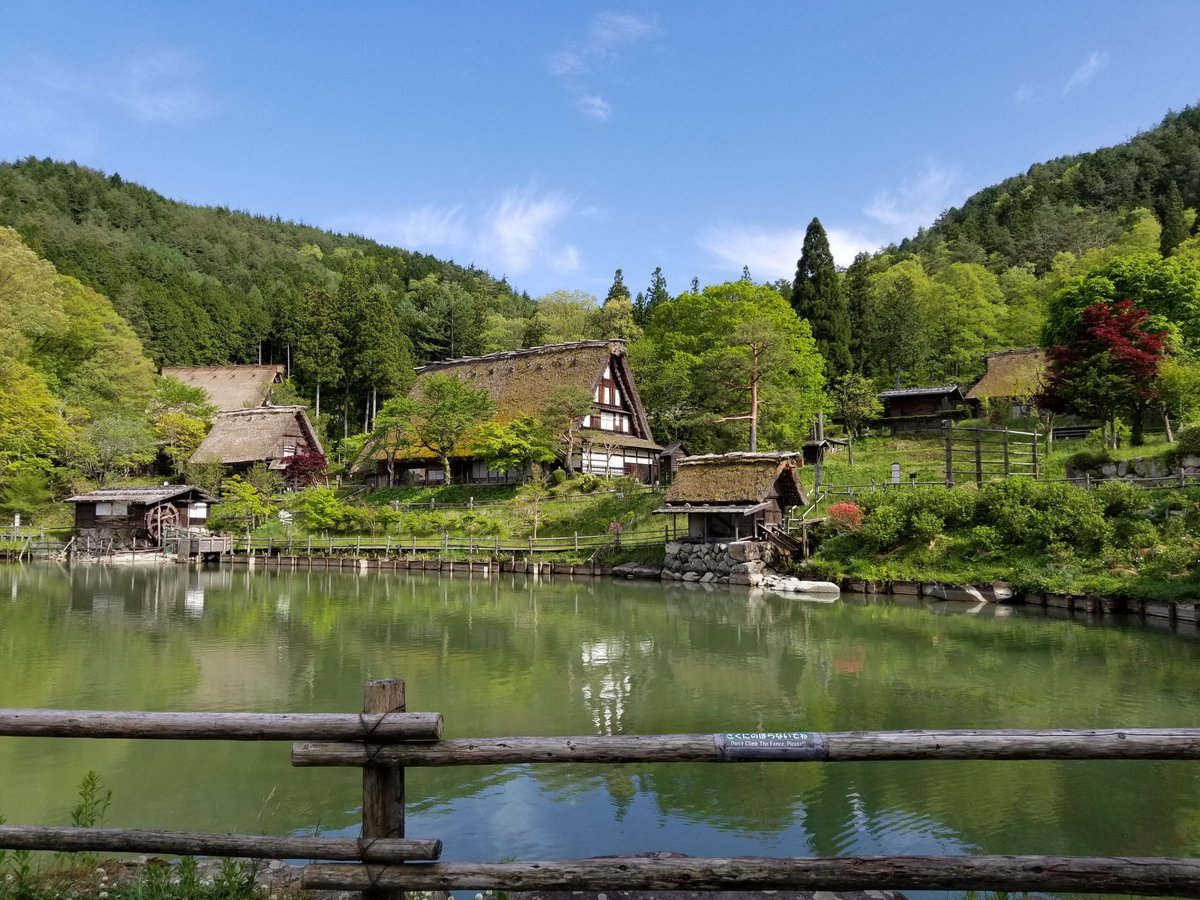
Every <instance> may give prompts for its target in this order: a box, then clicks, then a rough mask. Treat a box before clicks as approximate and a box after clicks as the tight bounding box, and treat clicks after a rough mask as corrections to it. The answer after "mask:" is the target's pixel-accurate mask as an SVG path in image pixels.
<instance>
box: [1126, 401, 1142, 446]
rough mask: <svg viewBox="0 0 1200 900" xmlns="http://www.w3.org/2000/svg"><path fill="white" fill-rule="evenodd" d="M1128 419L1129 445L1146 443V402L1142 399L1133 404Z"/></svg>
mask: <svg viewBox="0 0 1200 900" xmlns="http://www.w3.org/2000/svg"><path fill="white" fill-rule="evenodd" d="M1130 419H1131V421H1130V423H1129V429H1130V430H1129V445H1130V446H1131V447H1140V446H1142V445H1143V444H1144V443H1146V403H1145V401H1144V400H1139V401H1137V402H1136V403H1134V404H1133V409H1132V410H1130Z"/></svg>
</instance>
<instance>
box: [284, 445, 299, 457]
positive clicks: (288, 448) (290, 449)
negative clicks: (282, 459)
mask: <svg viewBox="0 0 1200 900" xmlns="http://www.w3.org/2000/svg"><path fill="white" fill-rule="evenodd" d="M283 455H284V456H295V455H296V445H295V444H284V445H283Z"/></svg>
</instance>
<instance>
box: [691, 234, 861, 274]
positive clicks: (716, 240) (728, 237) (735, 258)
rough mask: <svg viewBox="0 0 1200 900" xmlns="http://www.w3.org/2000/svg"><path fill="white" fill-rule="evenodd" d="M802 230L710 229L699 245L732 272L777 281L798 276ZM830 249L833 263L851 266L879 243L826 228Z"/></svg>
mask: <svg viewBox="0 0 1200 900" xmlns="http://www.w3.org/2000/svg"><path fill="white" fill-rule="evenodd" d="M804 231H805V229H803V228H784V229H777V230H771V229H765V228H755V227H746V226H737V225H731V226H723V227H712V228H709V229H708V230H707V231H706V232H705V233H704V234H703V235H701V237H700V239H699V243H700V246H701V247H703V248H704V249H705V250H707V251H708V252H709V253H711V254H712V255H713V256H714V257H716V258H717V259H718V260H720V262H721V263H723V264H725V265H727V266H729V267H730V268H732V269H741V267H742V266H746V267H748V268H749V269H750V274H751V275H752V276H753V277H754V278H755V279H756V280H758V281H774V280H775V279H776V278H790V277H791V276H793V275H795V274H796V262H797V261H798V260H799V259H800V251H801V250H802V249H803V247H804ZM825 234H826V237H828V238H829V249H830V252H832V253H833V259H834V262H836V263H837V264H838V265H839V266H848V265H850V263H851V262H853V261H854V257H855V255H856V254H858V253H860V252H862V251H864V250H866V251H871V250H875V249H876V248H878V246H879V242H877V241H871V240H870V239H868V238H866V237H863V236H862V235H860V234H857V233H855V232H853V231H849V230H847V229H841V228H827V229H826V231H825Z"/></svg>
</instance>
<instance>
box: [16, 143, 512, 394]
mask: <svg viewBox="0 0 1200 900" xmlns="http://www.w3.org/2000/svg"><path fill="white" fill-rule="evenodd" d="M0 225H9V226H11V227H13V228H15V229H16V230H17V231H18V232H19V233H20V235H21V237H22V239H23V241H24V243H25V244H26V245H27V246H28V247H30V248H31V249H32V250H33V251H34V252H35V253H37V254H38V255H39V256H41V257H43V258H44V259H46V260H48V261H49V262H51V263H53V264H54V266H55V267H56V268H57V270H58V271H59V272H60V273H62V274H63V275H68V276H73V277H75V278H78V279H79V280H80V281H81V282H83V283H84V284H85V285H87V286H88V287H91V288H93V289H94V290H96V291H98V292H100V293H101V294H103V295H105V296H106V297H108V298H109V299H110V300H111V301H112V303H113V306H114V307H115V308H116V310H117V311H118V312H119V313H120V314H121V315H122V316H123V317H124V318H125V319H126V320H127V321H128V322H129V323H130V324H131V325H132V326H133V329H134V331H135V332H136V333H137V335H138V336H139V337H140V338H141V340H142V343H143V344H144V346H145V347H146V349H147V352H148V353H149V354H150V355H151V357H152V358H153V359H154V361H155V362H156V363H157V364H159V365H203V364H219V363H227V362H256V361H258V360H259V358H260V353H261V359H262V361H263V362H284V361H285V360H286V359H287V358H288V355H289V349H290V350H291V351H292V356H293V359H294V358H295V355H296V353H295V351H296V350H297V349H298V345H299V344H301V343H303V341H304V338H305V336H306V335H310V334H311V332H312V327H311V326H312V323H313V314H314V309H313V307H314V306H321V305H323V304H329V303H331V302H333V305H336V302H335V301H334V298H336V294H337V291H338V289H339V284H340V282H341V280H342V278H343V276H344V275H345V274H346V273H347V272H348V271H349V270H350V269H351V268H354V270H355V272H356V281H357V282H358V284H357V287H358V288H360V289H361V292H362V293H363V294H364V295H365V296H386V297H387V298H388V299H390V300H391V301H392V303H391V306H392V307H393V309H395V311H396V312H397V314H398V315H400V316H401V318H402V319H403V321H402V322H401V330H402V331H403V333H404V334H405V335H407V336H408V337H409V338H410V339H411V341H412V343H413V345H414V346H413V349H412V354H413V356H414V357H415V358H416V359H417V360H426V359H437V358H441V357H444V356H449V355H462V354H463V353H469V352H474V351H477V350H478V349H479V348H478V347H476V346H473V343H476V342H477V340H478V334H479V332H480V330H481V328H482V323H483V321H484V319H485V318H486V317H487V315H488V314H491V313H495V312H502V313H505V314H509V315H513V314H516V315H524V314H528V307H529V306H530V305H531V303H530V301H529V298H528V297H522V296H519V295H516V294H514V292H513V290H512V288H510V287H509V285H508V284H507V283H505V282H504V281H503V280H497V279H494V278H492V277H491V276H490V275H489V274H488V273H486V272H483V271H480V270H477V269H474V268H463V267H461V266H458V265H455V264H453V263H448V262H443V261H441V260H438V259H436V258H435V257H433V256H429V255H427V254H422V253H412V252H408V251H406V250H401V249H395V248H392V247H385V246H383V245H381V244H378V243H376V242H374V241H370V240H367V239H365V238H361V237H355V236H345V235H337V234H333V233H331V232H328V231H322V230H320V229H318V228H312V227H308V226H305V225H298V224H295V223H293V222H285V221H281V220H280V219H278V218H265V217H261V216H253V215H248V214H245V213H240V212H234V211H231V210H229V209H226V208H224V207H215V208H214V207H197V206H191V205H188V204H185V203H179V202H175V201H172V200H168V199H167V198H165V197H163V196H162V195H160V194H157V193H155V192H154V191H152V190H148V189H146V188H144V187H141V186H139V185H136V184H133V183H130V182H126V181H124V180H122V179H121V177H120V176H119V175H116V174H113V175H105V174H104V173H102V172H98V171H95V170H93V169H88V168H84V167H82V166H78V165H75V164H71V163H59V162H53V161H50V160H36V159H32V158H31V159H26V160H23V161H21V162H17V163H3V164H0ZM418 287H419V289H418ZM327 312H328V311H327V310H320V313H321V314H322V315H325V314H326V313H327ZM326 317H327V318H328V316H326ZM325 324H327V325H329V326H330V327H331V328H332V329H333V330H334V331H336V330H338V327H339V325H340V324H342V323H338V322H336V321H330V322H326V323H325ZM386 330H387V329H386V328H385V331H386ZM339 337H340V338H341V340H342V343H343V344H344V343H345V341H346V337H347V336H344V335H340V336H339ZM313 349H314V348H312V347H310V348H308V350H309V351H310V352H309V353H308V356H307V358H305V360H304V361H305V362H307V363H308V365H309V368H310V369H312V368H314V367H315V366H324V367H326V368H331V367H333V368H336V364H337V363H340V361H333V360H321V361H316V360H315V359H314V355H313V352H312V351H313ZM318 355H319V354H318ZM301 356H302V357H303V356H304V352H303V351H301ZM308 374H309V378H308V379H307V380H308V381H309V382H319V381H322V380H324V377H323V376H321V375H319V374H318V373H316V372H314V371H310V372H309V373H308ZM328 377H329V378H330V380H336V379H335V378H334V376H333V375H332V374H329V376H328Z"/></svg>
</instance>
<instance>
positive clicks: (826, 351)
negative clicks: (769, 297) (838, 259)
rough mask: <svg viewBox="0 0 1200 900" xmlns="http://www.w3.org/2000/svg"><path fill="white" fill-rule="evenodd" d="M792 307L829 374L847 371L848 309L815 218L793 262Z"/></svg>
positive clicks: (848, 360)
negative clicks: (806, 324)
mask: <svg viewBox="0 0 1200 900" xmlns="http://www.w3.org/2000/svg"><path fill="white" fill-rule="evenodd" d="M792 308H793V309H794V310H795V311H796V315H798V316H800V318H802V319H808V321H809V323H810V324H811V325H812V332H813V338H814V339H815V340H816V342H817V349H818V350H820V351H821V356H823V357H824V358H825V371H826V373H827V374H828V375H829V376H830V377H835V376H838V375H842V374H844V373H846V372H848V371H850V367H851V358H850V311H849V309H848V308H847V305H846V300H845V298H843V297H842V295H841V290H840V286H839V285H838V273H837V267H836V266H835V265H834V263H833V254H832V253H831V252H830V250H829V238H828V237H826V235H825V229H824V228H822V227H821V221H820V220H819V219H816V218H814V219H813V220H812V221H811V222H809V224H808V230H807V231H805V232H804V246H803V248H802V249H801V251H800V260H799V262H797V263H796V280H795V283H794V286H793V288H792Z"/></svg>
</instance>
